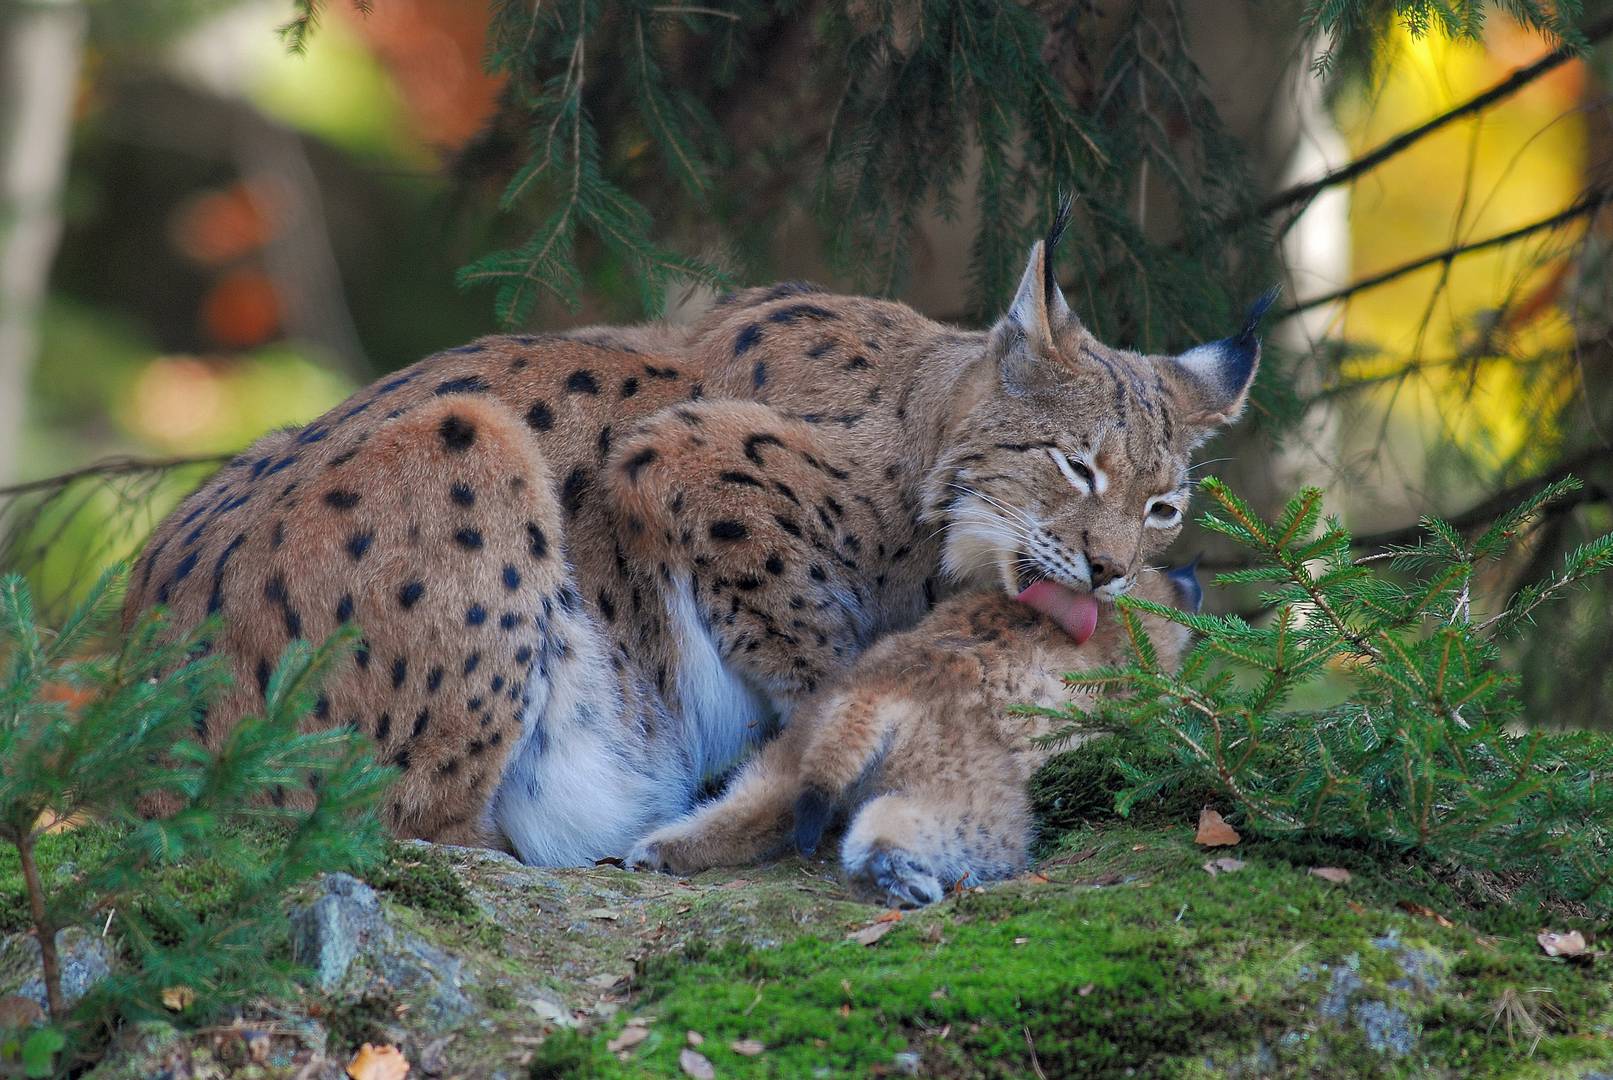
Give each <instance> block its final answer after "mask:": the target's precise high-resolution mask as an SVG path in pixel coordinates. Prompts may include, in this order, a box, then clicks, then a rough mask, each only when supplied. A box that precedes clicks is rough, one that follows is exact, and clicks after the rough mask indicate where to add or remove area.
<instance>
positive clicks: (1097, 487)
mask: <svg viewBox="0 0 1613 1080" xmlns="http://www.w3.org/2000/svg"><path fill="white" fill-rule="evenodd" d="M1047 456H1048V457H1050V458H1052V459H1053V464H1055V465H1057V466H1058V468H1059V472H1061V473H1063V474H1064V478H1065V479H1066V480H1068V481H1069V482H1070V483H1072V484H1074V485H1075V486H1076V487H1078V488H1080V489H1081V490H1082V491H1083V492H1084V493H1085V494H1087V495H1098V494H1101V493H1102V492H1103V489H1104V486H1105V484H1104V477H1103V474H1102V473H1100V472H1098V471H1096V470H1095V469H1093V468H1092V466H1090V465H1088V464H1087V463H1086V462H1084V461H1082V460H1081V459H1080V458H1070V457H1067V456H1066V455H1065V454H1064V452H1063V451H1062V450H1054V449H1049V450H1048V451H1047Z"/></svg>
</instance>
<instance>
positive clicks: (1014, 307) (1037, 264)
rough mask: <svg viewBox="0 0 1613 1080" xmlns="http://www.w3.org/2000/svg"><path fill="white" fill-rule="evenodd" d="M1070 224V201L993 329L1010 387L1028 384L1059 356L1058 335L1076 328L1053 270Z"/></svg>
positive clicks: (1063, 204) (1036, 247) (1028, 262)
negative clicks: (1036, 369)
mask: <svg viewBox="0 0 1613 1080" xmlns="http://www.w3.org/2000/svg"><path fill="white" fill-rule="evenodd" d="M1069 222H1070V200H1069V199H1067V198H1066V199H1064V200H1062V201H1061V202H1060V203H1059V209H1058V213H1057V214H1056V215H1055V216H1054V218H1053V225H1052V227H1051V228H1050V229H1048V232H1047V238H1046V239H1045V240H1038V241H1036V243H1034V244H1032V245H1031V253H1030V258H1029V259H1028V260H1026V263H1025V272H1024V273H1023V274H1021V275H1020V278H1019V288H1018V289H1017V290H1016V291H1015V293H1014V302H1013V303H1012V304H1010V305H1009V308H1008V313H1007V314H1006V315H1004V316H1003V317H1002V318H1001V319H999V320H998V321H997V325H996V326H994V327H993V328H992V332H991V335H992V340H993V341H994V342H996V343H997V344H998V346H999V350H1000V352H999V355H1000V356H1001V357H1002V362H1003V374H1004V377H1005V378H1008V379H1009V381H1011V382H1023V381H1025V379H1026V377H1027V376H1029V375H1030V374H1031V373H1032V372H1031V370H1030V368H1031V367H1033V366H1034V364H1035V362H1036V361H1038V360H1045V359H1049V358H1051V357H1052V356H1053V355H1054V352H1055V348H1056V346H1055V344H1054V343H1055V341H1056V337H1055V334H1056V333H1058V332H1059V331H1062V330H1065V329H1067V328H1068V327H1070V326H1071V325H1073V324H1074V323H1075V316H1074V314H1073V313H1072V312H1071V311H1070V305H1069V302H1068V301H1066V300H1065V299H1064V291H1063V290H1062V289H1060V288H1059V283H1058V276H1057V275H1056V274H1055V273H1054V269H1053V255H1054V253H1055V252H1056V251H1057V249H1058V243H1059V240H1060V239H1061V238H1062V237H1063V236H1064V230H1065V227H1066V226H1068V225H1069Z"/></svg>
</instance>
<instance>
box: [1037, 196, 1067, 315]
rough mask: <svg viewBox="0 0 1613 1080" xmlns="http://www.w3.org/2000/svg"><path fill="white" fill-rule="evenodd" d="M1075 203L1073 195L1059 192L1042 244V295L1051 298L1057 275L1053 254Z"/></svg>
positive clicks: (1056, 285)
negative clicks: (1056, 205) (1056, 206)
mask: <svg viewBox="0 0 1613 1080" xmlns="http://www.w3.org/2000/svg"><path fill="white" fill-rule="evenodd" d="M1074 205H1075V196H1073V195H1066V194H1063V193H1060V194H1059V205H1058V209H1057V210H1056V211H1054V213H1053V224H1052V225H1050V226H1049V227H1048V230H1047V241H1046V242H1045V243H1044V244H1043V245H1042V295H1043V296H1045V297H1048V298H1051V297H1052V296H1053V294H1054V292H1055V291H1057V289H1058V287H1059V285H1058V276H1057V275H1056V274H1055V273H1054V272H1053V255H1054V253H1056V252H1057V251H1058V249H1059V241H1060V240H1063V239H1064V230H1065V229H1067V228H1069V227H1070V210H1071V208H1072V207H1073V206H1074Z"/></svg>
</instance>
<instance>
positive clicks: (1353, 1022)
mask: <svg viewBox="0 0 1613 1080" xmlns="http://www.w3.org/2000/svg"><path fill="white" fill-rule="evenodd" d="M1065 843H1066V844H1067V845H1068V846H1070V847H1081V848H1086V847H1096V848H1098V854H1097V855H1096V856H1095V857H1093V858H1091V859H1089V860H1086V861H1084V862H1081V863H1079V864H1076V865H1072V866H1065V867H1056V868H1049V870H1048V871H1047V875H1048V876H1049V877H1051V878H1053V880H1052V881H1050V882H1047V883H1032V882H1018V883H1011V884H1008V885H1006V886H1002V887H1000V888H997V889H993V890H989V891H986V892H984V893H978V894H977V893H968V894H964V895H962V896H958V897H954V898H952V899H949V900H948V901H946V902H944V903H943V904H941V905H939V906H938V907H937V908H935V909H934V910H931V911H926V912H921V913H916V914H910V915H909V916H907V917H906V918H904V919H903V920H902V921H901V922H900V923H898V924H897V925H896V926H895V928H893V929H892V930H891V931H890V932H889V933H888V934H887V935H886V936H885V937H884V938H883V939H881V940H880V941H879V942H878V943H877V944H876V945H874V946H872V947H865V946H861V945H858V944H856V943H855V942H853V941H849V940H845V939H844V938H843V936H842V935H843V933H844V931H845V930H847V929H850V928H852V927H854V926H855V925H857V924H858V923H859V922H861V923H866V922H867V921H868V920H870V919H871V918H872V917H873V916H874V915H875V914H876V911H875V910H874V909H869V908H864V909H861V911H860V918H859V919H858V921H857V922H852V923H847V924H845V925H829V926H827V927H825V926H824V925H822V924H821V923H820V924H819V926H818V929H817V932H815V933H811V934H808V935H806V936H802V937H796V938H794V939H793V940H786V941H784V942H782V943H780V944H778V945H777V946H769V945H736V944H733V943H732V940H731V938H722V937H716V936H713V937H712V938H709V939H705V940H702V939H698V938H696V939H692V940H687V941H685V942H682V943H680V946H681V947H673V948H671V949H668V950H666V951H663V952H662V953H661V954H659V955H658V956H655V957H652V958H651V959H649V960H647V961H646V962H645V963H644V965H643V966H642V969H641V970H642V975H641V980H640V991H641V996H640V997H639V999H638V1000H636V1001H634V1002H633V1003H632V1006H631V1008H632V1011H633V1012H636V1013H639V1014H648V1015H653V1016H654V1017H655V1018H656V1019H655V1023H654V1024H653V1026H652V1035H651V1038H650V1039H648V1040H646V1041H645V1042H644V1043H642V1044H641V1045H640V1046H639V1047H637V1048H636V1049H635V1050H633V1051H632V1052H631V1053H630V1055H629V1057H628V1060H627V1061H625V1062H623V1061H619V1060H618V1059H617V1058H616V1057H615V1056H614V1055H612V1054H610V1053H609V1052H608V1051H607V1050H606V1049H605V1047H604V1044H605V1042H606V1040H608V1039H609V1038H610V1037H611V1036H612V1035H614V1034H615V1033H616V1032H617V1031H619V1030H620V1024H619V1023H618V1024H616V1025H613V1026H611V1027H608V1028H606V1029H605V1030H601V1031H598V1032H595V1033H592V1034H582V1033H568V1034H562V1035H558V1036H555V1037H554V1038H552V1039H551V1040H550V1041H549V1042H548V1043H546V1044H545V1046H544V1047H543V1048H542V1049H541V1050H540V1052H539V1056H538V1058H537V1061H536V1062H535V1063H534V1072H533V1075H534V1076H542V1077H560V1076H601V1077H611V1076H640V1075H663V1074H664V1075H677V1073H678V1064H677V1058H678V1053H679V1051H680V1050H681V1048H682V1046H683V1045H684V1044H683V1039H682V1033H683V1032H684V1031H685V1030H689V1029H692V1030H695V1031H698V1032H700V1033H701V1034H703V1035H704V1036H705V1037H706V1041H705V1043H704V1045H703V1046H702V1048H701V1052H702V1053H704V1054H705V1055H706V1056H707V1057H708V1058H710V1059H711V1060H712V1062H713V1063H714V1065H715V1066H716V1068H717V1072H718V1074H719V1075H722V1076H810V1075H812V1074H813V1072H814V1070H818V1069H827V1071H828V1074H829V1075H871V1074H875V1073H878V1072H881V1071H887V1070H890V1069H891V1067H892V1065H893V1059H894V1056H895V1055H896V1054H897V1053H899V1052H910V1053H917V1054H918V1055H920V1057H921V1058H922V1060H923V1064H924V1069H925V1071H926V1075H935V1076H957V1077H965V1076H967V1077H1009V1076H1024V1075H1028V1074H1030V1073H1031V1072H1032V1071H1033V1068H1032V1065H1031V1056H1030V1055H1031V1047H1032V1046H1034V1048H1035V1055H1036V1059H1037V1061H1038V1063H1039V1064H1040V1066H1041V1068H1042V1069H1043V1070H1044V1071H1045V1072H1046V1074H1047V1075H1049V1076H1058V1075H1120V1074H1122V1073H1126V1072H1128V1071H1129V1075H1135V1076H1163V1075H1172V1076H1177V1075H1191V1074H1204V1075H1225V1074H1227V1073H1228V1072H1238V1071H1242V1072H1244V1073H1250V1072H1253V1073H1257V1074H1261V1075H1295V1076H1298V1075H1389V1076H1396V1075H1404V1076H1413V1075H1415V1076H1424V1075H1432V1076H1441V1075H1444V1076H1468V1075H1497V1076H1508V1075H1534V1074H1535V1073H1536V1072H1538V1071H1539V1070H1540V1069H1541V1068H1543V1067H1549V1065H1551V1064H1555V1065H1557V1066H1562V1065H1566V1064H1569V1063H1575V1064H1579V1063H1584V1062H1586V1061H1587V1060H1589V1061H1597V1060H1608V1059H1613V1042H1610V1041H1609V1040H1608V1039H1607V1037H1606V1034H1607V1032H1608V1030H1609V1027H1610V1025H1613V991H1610V990H1609V987H1608V986H1607V985H1606V981H1605V980H1599V979H1596V978H1595V977H1594V973H1593V972H1592V971H1591V970H1589V969H1586V968H1576V967H1572V966H1568V965H1565V964H1562V963H1559V962H1555V961H1551V960H1549V959H1547V958H1545V957H1543V956H1541V955H1540V954H1539V951H1538V949H1536V948H1535V947H1534V944H1533V941H1532V935H1522V934H1517V933H1514V934H1511V935H1510V936H1508V937H1506V938H1497V939H1495V940H1491V939H1490V938H1489V937H1485V938H1484V940H1483V941H1481V940H1479V939H1480V933H1479V932H1478V931H1476V930H1475V929H1474V928H1473V926H1472V925H1470V924H1464V923H1463V920H1464V919H1466V918H1467V917H1468V916H1469V915H1470V914H1475V915H1478V916H1480V917H1482V918H1484V919H1486V920H1488V921H1489V922H1490V924H1491V925H1497V926H1499V925H1502V924H1507V925H1514V924H1515V921H1516V917H1515V916H1504V915H1502V914H1501V913H1500V912H1499V911H1489V910H1487V909H1478V908H1469V907H1466V906H1455V907H1451V908H1449V909H1446V910H1447V912H1448V913H1449V914H1450V915H1451V917H1452V919H1453V920H1454V921H1456V922H1457V925H1455V926H1451V927H1445V926H1441V925H1439V924H1438V923H1437V922H1435V921H1433V920H1431V919H1427V918H1422V917H1418V916H1415V915H1411V914H1408V913H1406V912H1404V911H1401V910H1399V909H1398V908H1397V907H1396V901H1397V900H1399V899H1402V898H1406V899H1415V898H1416V897H1418V896H1428V895H1430V893H1429V892H1428V891H1427V890H1423V891H1420V892H1419V891H1416V890H1415V889H1413V891H1411V892H1410V893H1409V894H1408V888H1409V887H1410V886H1409V885H1408V881H1407V880H1406V879H1405V877H1410V878H1415V877H1416V876H1417V875H1416V874H1409V875H1406V876H1405V877H1402V876H1400V875H1399V870H1400V867H1399V866H1398V865H1397V864H1396V863H1392V862H1391V863H1374V861H1373V859H1372V857H1371V856H1370V854H1369V853H1366V852H1363V851H1359V850H1357V851H1353V852H1352V851H1350V850H1348V849H1337V848H1335V849H1328V850H1327V852H1326V853H1327V854H1328V855H1329V856H1330V857H1331V858H1330V861H1329V862H1328V863H1327V864H1328V865H1338V863H1339V861H1343V860H1344V857H1347V861H1349V862H1351V863H1353V866H1352V869H1353V870H1354V871H1355V873H1356V879H1355V881H1353V882H1352V883H1351V884H1350V885H1349V886H1346V887H1343V888H1341V887H1339V886H1335V885H1330V884H1328V883H1326V882H1323V881H1321V880H1320V879H1318V878H1315V877H1312V876H1310V875H1308V874H1307V873H1306V871H1307V870H1308V868H1309V867H1310V866H1314V865H1318V864H1317V863H1315V862H1309V861H1308V858H1300V860H1299V861H1297V862H1296V861H1292V860H1291V858H1290V857H1289V856H1305V857H1309V856H1314V855H1317V854H1321V853H1322V849H1320V848H1317V847H1316V846H1314V845H1313V846H1307V847H1305V848H1287V849H1284V848H1281V847H1278V846H1272V847H1271V848H1270V850H1269V854H1268V848H1267V846H1266V845H1261V844H1250V845H1245V847H1244V848H1240V849H1239V851H1238V853H1237V854H1238V856H1239V857H1240V858H1241V859H1243V860H1244V861H1245V866H1244V868H1243V869H1242V870H1240V871H1238V872H1236V873H1232V874H1222V875H1219V876H1215V877H1211V876H1210V875H1208V874H1207V873H1206V872H1205V871H1204V870H1203V869H1202V868H1201V864H1202V863H1203V862H1204V861H1206V859H1207V858H1209V857H1210V855H1208V854H1206V853H1205V852H1204V851H1202V850H1201V849H1197V848H1195V847H1194V846H1193V845H1192V843H1191V834H1190V830H1188V829H1186V828H1183V827H1176V828H1173V829H1171V830H1168V831H1164V832H1161V831H1158V830H1152V831H1150V830H1141V829H1136V828H1111V829H1107V830H1084V831H1080V832H1077V833H1076V834H1074V835H1072V836H1069V837H1066V838H1065ZM1116 875H1118V876H1119V877H1120V878H1121V882H1120V883H1118V884H1108V885H1103V886H1099V885H1097V884H1095V883H1096V882H1098V881H1103V882H1112V881H1113V880H1114V878H1115V876H1116ZM1424 884H1426V883H1424ZM1411 885H1415V883H1414V882H1413V883H1411ZM1442 895H1444V896H1445V897H1446V898H1447V899H1452V900H1454V899H1456V898H1457V895H1458V894H1457V892H1456V891H1454V890H1450V891H1447V892H1445V893H1443V894H1442ZM1419 902H1427V901H1419ZM1530 987H1539V988H1543V989H1544V990H1547V991H1549V994H1550V997H1551V998H1553V999H1554V1000H1555V1003H1556V1008H1557V1010H1558V1011H1557V1012H1555V1013H1552V1014H1550V1016H1549V1017H1548V1019H1549V1020H1550V1022H1549V1023H1548V1024H1546V1025H1545V1029H1546V1030H1544V1032H1543V1038H1542V1040H1541V1043H1540V1045H1539V1048H1538V1050H1537V1052H1536V1054H1535V1056H1534V1057H1533V1058H1531V1057H1529V1055H1528V1049H1529V1046H1528V1043H1529V1041H1530V1040H1529V1039H1522V1040H1520V1042H1519V1043H1518V1044H1516V1045H1513V1044H1509V1043H1508V1042H1507V1040H1506V1039H1505V1037H1504V1036H1502V1035H1500V1034H1498V1032H1497V1030H1496V1029H1495V1025H1494V1023H1493V1020H1492V1016H1493V1010H1494V1007H1495V1003H1496V1002H1497V1001H1498V1000H1500V999H1501V998H1502V997H1503V995H1504V994H1505V993H1506V991H1507V989H1508V988H1512V989H1513V991H1514V993H1515V994H1521V993H1524V992H1525V991H1526V990H1528V988H1530ZM1541 996H1544V995H1541V994H1536V995H1535V997H1536V998H1539V997H1541ZM1541 1015H1542V1016H1546V1015H1547V1014H1546V1013H1544V1012H1542V1013H1541ZM943 1033H944V1035H943ZM741 1038H754V1039H760V1040H761V1041H763V1042H764V1043H766V1044H767V1046H768V1049H767V1051H766V1053H765V1054H763V1055H762V1056H760V1057H756V1058H747V1057H743V1056H741V1055H738V1054H736V1053H734V1052H733V1051H732V1050H731V1049H729V1044H730V1043H731V1042H732V1041H733V1040H735V1039H741Z"/></svg>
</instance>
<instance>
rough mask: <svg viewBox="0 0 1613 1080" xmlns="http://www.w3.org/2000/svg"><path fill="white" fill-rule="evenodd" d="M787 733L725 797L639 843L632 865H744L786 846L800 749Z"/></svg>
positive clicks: (674, 868)
mask: <svg viewBox="0 0 1613 1080" xmlns="http://www.w3.org/2000/svg"><path fill="white" fill-rule="evenodd" d="M792 742H793V740H791V739H790V737H789V734H788V733H786V734H784V735H782V736H780V737H779V738H777V739H774V740H773V741H772V742H770V743H768V744H767V746H765V747H764V748H763V749H762V752H761V753H760V754H758V755H757V756H756V757H755V758H753V759H752V760H751V761H750V763H749V764H747V765H746V766H745V767H744V769H743V770H742V771H741V772H740V774H739V775H738V776H737V777H735V778H734V781H733V783H732V784H730V785H729V787H728V790H727V791H726V792H724V793H723V796H722V797H721V798H719V799H716V800H714V801H712V802H708V803H706V804H705V805H704V806H702V807H700V808H699V809H697V810H696V811H695V812H694V813H692V814H690V815H689V816H688V817H686V818H684V819H683V820H682V821H677V822H673V823H672V824H671V825H667V826H665V827H664V828H661V829H657V830H656V831H655V832H653V833H651V834H650V835H649V836H647V837H645V838H644V839H643V840H641V841H639V842H638V844H637V845H635V846H634V848H633V851H632V853H631V854H629V855H628V857H627V864H628V866H630V867H633V868H634V869H639V870H660V871H662V872H664V873H669V874H693V873H698V872H699V871H701V870H705V869H708V868H710V867H713V866H743V865H745V864H746V863H752V862H756V861H758V860H760V859H764V858H766V857H768V856H769V855H772V854H774V853H775V852H776V851H778V850H779V849H780V848H782V847H783V846H784V843H785V840H786V832H787V829H788V828H789V823H790V809H791V807H792V806H793V805H794V803H795V796H796V791H797V786H796V784H795V782H794V780H795V772H796V770H795V767H794V759H795V758H796V756H797V754H798V751H797V749H796V747H795V746H793V745H792Z"/></svg>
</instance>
